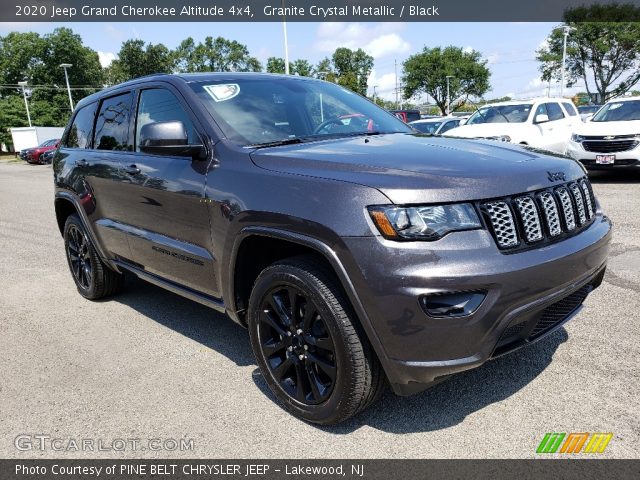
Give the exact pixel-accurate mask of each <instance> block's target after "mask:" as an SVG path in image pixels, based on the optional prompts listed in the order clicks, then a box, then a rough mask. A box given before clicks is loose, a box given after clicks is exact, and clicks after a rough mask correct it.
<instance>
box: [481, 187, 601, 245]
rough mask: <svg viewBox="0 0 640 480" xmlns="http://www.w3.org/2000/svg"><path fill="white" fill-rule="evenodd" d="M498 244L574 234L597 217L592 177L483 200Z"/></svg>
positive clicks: (527, 243)
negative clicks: (591, 183)
mask: <svg viewBox="0 0 640 480" xmlns="http://www.w3.org/2000/svg"><path fill="white" fill-rule="evenodd" d="M480 209H481V211H482V212H483V213H484V215H485V218H486V219H487V223H488V224H489V225H490V227H491V230H492V233H493V235H494V238H495V240H496V243H497V244H498V247H499V248H500V249H501V250H503V251H512V250H520V249H524V248H529V247H532V246H533V245H537V244H539V243H548V242H551V241H555V240H559V239H561V238H564V237H567V236H569V235H574V234H576V233H577V232H578V231H580V230H582V228H584V227H585V226H587V225H588V224H589V223H591V221H593V219H594V217H595V199H594V198H593V192H592V190H591V186H590V185H589V181H588V180H587V179H586V178H581V179H580V180H578V181H575V182H569V183H566V184H563V185H560V186H558V187H555V188H549V189H545V190H540V191H536V192H530V193H526V194H522V195H514V196H512V197H508V198H503V199H497V200H492V201H488V202H485V203H480Z"/></svg>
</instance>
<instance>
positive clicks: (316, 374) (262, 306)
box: [248, 257, 383, 424]
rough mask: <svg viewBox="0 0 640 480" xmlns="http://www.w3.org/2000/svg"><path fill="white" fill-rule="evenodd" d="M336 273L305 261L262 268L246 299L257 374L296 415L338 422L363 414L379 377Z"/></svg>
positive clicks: (374, 394) (380, 383)
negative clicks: (259, 372)
mask: <svg viewBox="0 0 640 480" xmlns="http://www.w3.org/2000/svg"><path fill="white" fill-rule="evenodd" d="M356 322H357V320H356V319H355V316H354V315H353V314H352V313H351V308H350V305H349V303H348V301H347V300H346V298H344V295H343V294H342V292H341V290H340V289H339V288H338V287H337V283H336V282H335V279H334V278H333V275H332V274H331V273H329V272H326V271H324V269H322V268H321V267H319V266H318V265H317V263H315V262H314V261H313V259H310V258H307V257H296V258H292V259H288V260H285V261H282V262H278V263H276V264H274V265H271V266H270V267H268V268H266V269H265V270H264V271H263V272H262V273H261V274H260V275H259V276H258V279H257V280H256V282H255V285H254V288H253V291H252V293H251V298H250V300H249V313H248V324H249V325H248V326H249V334H250V337H251V345H252V347H253V350H254V353H255V355H256V359H257V362H258V365H259V367H260V370H261V371H262V374H263V376H264V378H265V379H266V382H267V384H268V385H269V387H270V389H271V390H272V392H273V393H274V394H275V396H276V397H277V398H278V400H279V401H280V402H281V403H282V404H283V406H284V407H285V408H286V409H287V410H288V411H289V412H291V413H293V414H294V415H295V416H297V417H299V418H302V419H304V420H307V421H310V422H314V423H319V424H335V423H338V422H341V421H344V420H346V419H347V418H349V417H351V416H353V415H355V414H356V413H358V412H360V411H361V410H363V409H364V408H366V407H367V406H368V405H369V404H370V403H371V402H372V401H373V400H375V398H376V397H377V394H378V393H379V392H380V391H381V389H382V386H383V375H382V372H381V368H380V365H379V362H378V360H377V358H376V357H375V354H374V353H373V351H372V349H371V346H370V345H369V343H368V341H367V338H366V337H365V335H364V334H362V333H361V332H359V331H358V330H359V328H358V324H357V323H356Z"/></svg>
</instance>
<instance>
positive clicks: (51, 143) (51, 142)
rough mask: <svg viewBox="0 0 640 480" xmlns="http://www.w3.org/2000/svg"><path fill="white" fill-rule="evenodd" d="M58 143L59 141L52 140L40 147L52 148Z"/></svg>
mask: <svg viewBox="0 0 640 480" xmlns="http://www.w3.org/2000/svg"><path fill="white" fill-rule="evenodd" d="M56 142H57V140H56V139H55V138H54V139H51V140H47V141H45V142H42V143H41V144H40V145H38V146H39V147H51V146H52V145H55V144H56Z"/></svg>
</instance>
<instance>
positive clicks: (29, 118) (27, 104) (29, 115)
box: [18, 81, 32, 127]
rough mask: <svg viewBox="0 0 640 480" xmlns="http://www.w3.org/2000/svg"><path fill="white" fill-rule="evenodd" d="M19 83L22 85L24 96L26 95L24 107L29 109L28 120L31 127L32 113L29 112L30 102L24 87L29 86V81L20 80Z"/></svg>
mask: <svg viewBox="0 0 640 480" xmlns="http://www.w3.org/2000/svg"><path fill="white" fill-rule="evenodd" d="M18 85H20V86H21V87H22V96H23V97H24V108H26V109H27V120H29V127H31V126H32V125H31V114H30V113H29V102H27V94H26V93H25V91H24V87H26V86H27V82H26V81H23V82H18Z"/></svg>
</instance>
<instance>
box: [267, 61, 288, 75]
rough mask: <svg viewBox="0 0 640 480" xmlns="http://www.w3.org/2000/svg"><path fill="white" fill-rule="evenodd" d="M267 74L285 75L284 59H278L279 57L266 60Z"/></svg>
mask: <svg viewBox="0 0 640 480" xmlns="http://www.w3.org/2000/svg"><path fill="white" fill-rule="evenodd" d="M289 70H291V63H289ZM267 72H268V73H285V64H284V58H279V57H269V58H267Z"/></svg>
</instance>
